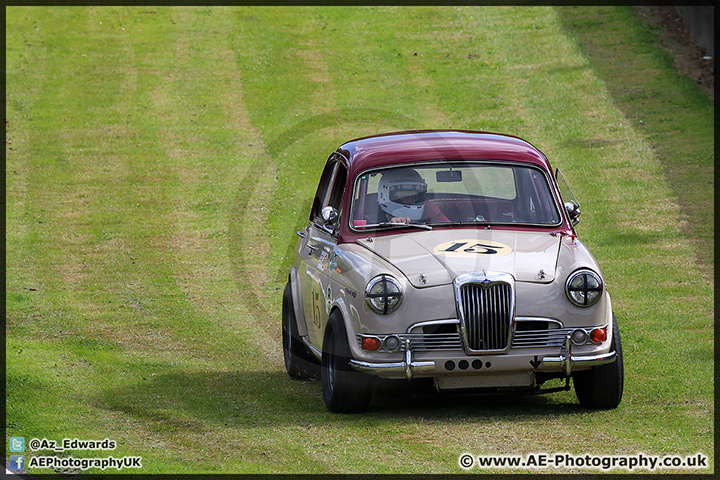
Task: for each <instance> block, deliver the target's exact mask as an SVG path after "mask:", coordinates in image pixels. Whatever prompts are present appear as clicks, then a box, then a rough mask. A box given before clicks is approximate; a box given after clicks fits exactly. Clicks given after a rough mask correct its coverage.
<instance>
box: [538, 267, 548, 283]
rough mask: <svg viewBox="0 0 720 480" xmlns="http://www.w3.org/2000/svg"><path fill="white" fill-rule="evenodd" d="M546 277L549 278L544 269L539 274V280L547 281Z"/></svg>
mask: <svg viewBox="0 0 720 480" xmlns="http://www.w3.org/2000/svg"><path fill="white" fill-rule="evenodd" d="M545 277H547V274H546V273H545V270H542V269H541V270H540V271H539V272H538V278H539V279H540V280H545Z"/></svg>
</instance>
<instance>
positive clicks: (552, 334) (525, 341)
mask: <svg viewBox="0 0 720 480" xmlns="http://www.w3.org/2000/svg"><path fill="white" fill-rule="evenodd" d="M572 331H573V329H572V328H556V329H553V330H525V331H516V332H515V335H513V339H512V346H513V348H536V347H562V346H563V345H564V344H565V339H566V338H567V336H568V335H569V334H570V332H572Z"/></svg>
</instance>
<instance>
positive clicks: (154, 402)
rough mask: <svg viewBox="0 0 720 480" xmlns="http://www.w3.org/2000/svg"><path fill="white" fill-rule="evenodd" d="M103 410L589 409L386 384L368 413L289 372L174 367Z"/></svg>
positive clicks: (236, 420)
mask: <svg viewBox="0 0 720 480" xmlns="http://www.w3.org/2000/svg"><path fill="white" fill-rule="evenodd" d="M96 405H97V407H98V408H101V409H105V410H108V411H112V412H114V413H121V414H125V415H127V416H130V417H133V419H134V420H136V421H141V422H145V423H146V424H147V425H148V427H149V428H150V429H151V430H154V431H165V430H167V431H172V430H173V429H178V428H179V429H187V428H192V429H194V430H195V431H197V432H202V431H204V430H205V429H206V428H207V429H212V428H216V427H227V428H238V429H247V428H263V427H275V426H283V425H302V424H316V425H317V424H318V423H327V424H331V423H333V422H343V423H354V422H362V421H363V419H367V418H368V417H382V418H387V417H396V418H402V419H403V420H404V421H413V420H418V421H421V420H428V419H432V420H433V421H434V422H441V423H442V422H445V421H447V422H454V421H456V420H457V418H458V417H466V418H475V419H483V418H487V419H488V420H489V421H492V420H497V419H499V418H507V419H515V420H526V419H531V418H535V417H543V416H547V415H558V414H577V413H586V412H588V410H587V409H584V408H582V407H581V406H580V405H578V404H577V403H574V394H573V393H572V392H561V393H554V394H551V396H544V395H515V394H491V395H487V394H483V395H478V394H472V393H464V394H458V393H444V392H443V393H438V392H436V391H435V390H434V389H433V388H432V387H431V386H416V385H408V384H407V383H397V384H395V385H382V386H380V387H379V388H378V389H376V394H375V395H374V397H373V400H372V402H371V404H370V408H369V409H368V411H367V412H366V413H364V414H356V415H342V414H333V413H330V412H328V411H327V410H326V409H325V405H324V403H323V400H322V386H321V383H320V382H319V381H317V380H315V381H297V380H291V379H289V378H288V377H287V375H286V374H285V373H284V372H279V371H274V372H273V371H270V372H258V371H232V372H228V371H208V372H192V373H185V372H173V373H167V374H156V375H148V376H144V377H142V378H141V379H138V381H137V382H136V383H134V384H130V385H126V386H122V387H117V388H114V389H109V390H107V391H105V392H104V394H103V395H101V396H100V397H99V398H98V399H97V401H96Z"/></svg>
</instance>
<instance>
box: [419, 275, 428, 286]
mask: <svg viewBox="0 0 720 480" xmlns="http://www.w3.org/2000/svg"><path fill="white" fill-rule="evenodd" d="M418 282H420V285H425V284H426V283H427V277H426V276H425V274H424V273H421V274H420V276H419V277H418Z"/></svg>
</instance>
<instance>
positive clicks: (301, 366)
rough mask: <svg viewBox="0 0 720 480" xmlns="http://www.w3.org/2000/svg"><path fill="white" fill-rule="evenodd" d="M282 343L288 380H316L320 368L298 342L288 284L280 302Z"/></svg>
mask: <svg viewBox="0 0 720 480" xmlns="http://www.w3.org/2000/svg"><path fill="white" fill-rule="evenodd" d="M282 343H283V357H284V358H285V370H286V371H287V373H288V375H289V376H290V378H294V379H296V380H313V379H316V378H318V376H319V374H320V368H319V365H318V364H317V360H316V359H315V357H313V356H312V355H311V354H310V352H308V350H307V348H305V345H304V344H303V343H302V340H300V334H299V333H298V327H297V321H296V319H295V309H294V308H293V301H292V287H291V285H290V282H288V283H287V285H285V291H284V292H283V302H282Z"/></svg>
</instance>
